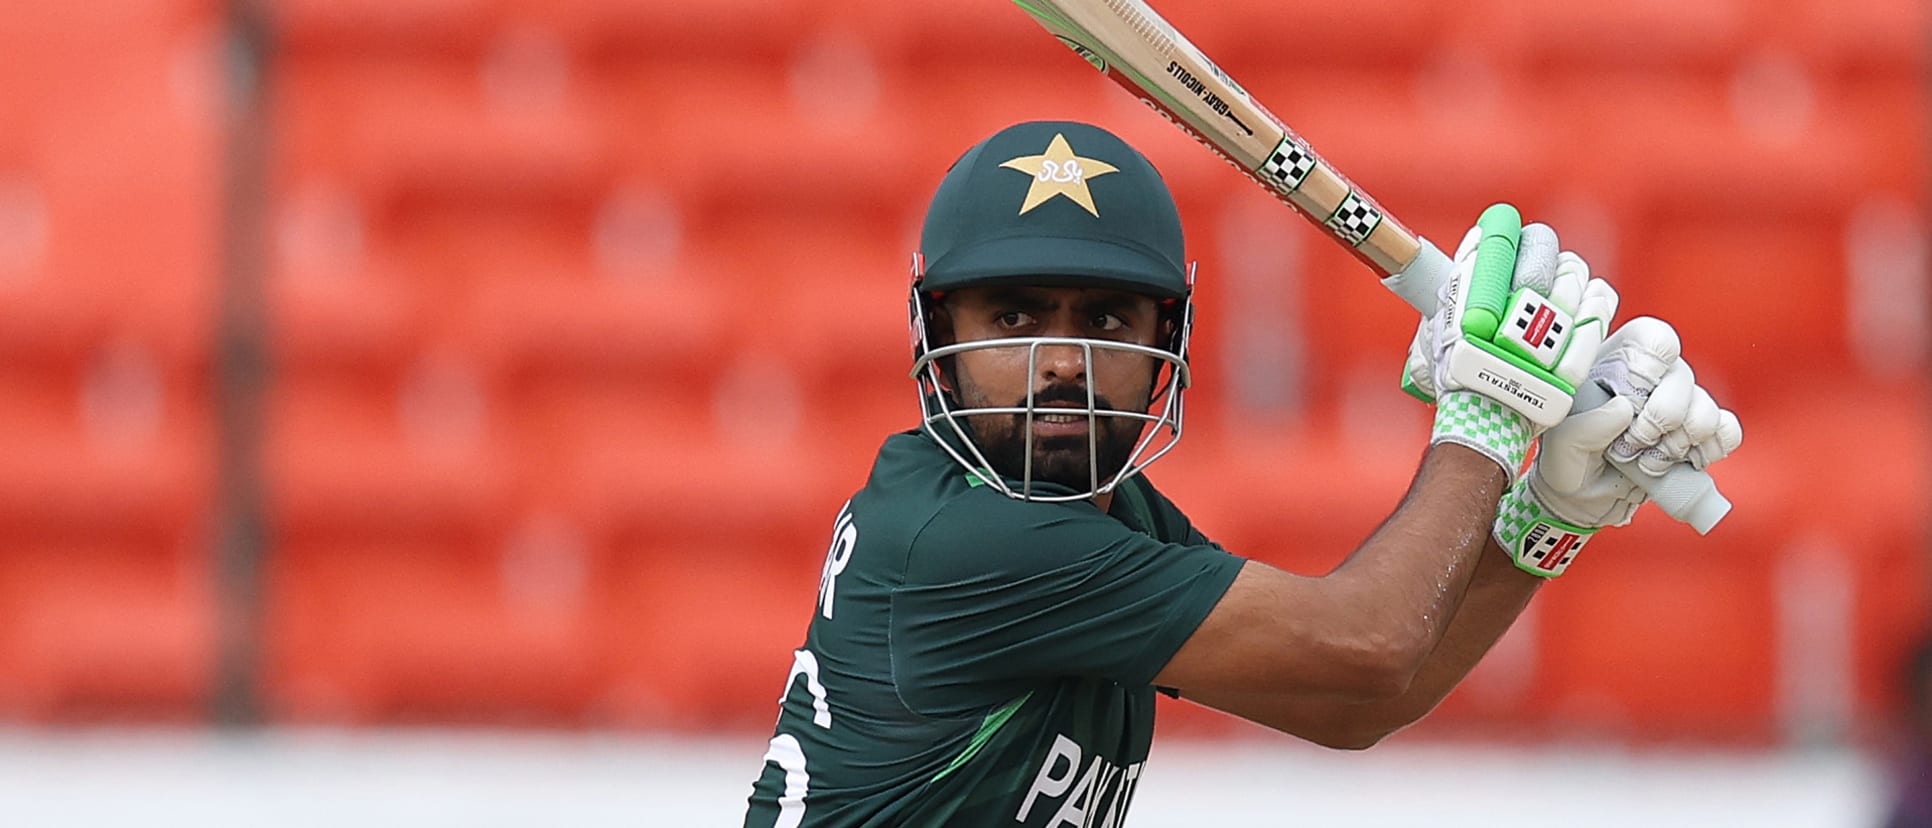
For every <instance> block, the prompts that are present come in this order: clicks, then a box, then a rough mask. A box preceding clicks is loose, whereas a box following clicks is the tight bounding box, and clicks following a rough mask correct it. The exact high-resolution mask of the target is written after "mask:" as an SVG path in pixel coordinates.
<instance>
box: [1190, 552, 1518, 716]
mask: <svg viewBox="0 0 1932 828" xmlns="http://www.w3.org/2000/svg"><path fill="white" fill-rule="evenodd" d="M1542 583H1543V579H1541V578H1537V577H1535V576H1533V575H1530V574H1528V573H1525V572H1523V571H1522V570H1519V569H1517V568H1516V567H1515V565H1514V564H1511V563H1510V561H1509V557H1508V556H1507V555H1505V554H1504V553H1503V551H1502V550H1501V549H1500V548H1498V547H1497V546H1496V545H1495V543H1494V542H1493V541H1490V542H1488V543H1486V544H1485V549H1484V551H1483V553H1482V556H1481V559H1480V560H1479V561H1478V563H1477V564H1476V567H1475V574H1474V576H1473V577H1472V578H1471V579H1470V583H1469V587H1468V590H1467V591H1466V592H1465V593H1464V595H1463V598H1462V601H1461V604H1460V607H1459V609H1458V611H1457V612H1456V614H1455V616H1454V618H1453V619H1452V620H1451V621H1450V622H1449V627H1448V630H1447V631H1446V632H1445V633H1444V635H1443V637H1442V641H1441V643H1440V644H1439V645H1437V647H1436V648H1435V650H1434V651H1432V652H1431V653H1430V654H1429V656H1428V658H1427V659H1426V660H1425V661H1424V662H1423V664H1422V667H1421V669H1419V670H1417V671H1416V674H1415V678H1414V680H1413V681H1411V682H1410V684H1409V687H1408V689H1407V690H1406V691H1404V692H1403V693H1402V694H1401V695H1398V696H1395V697H1393V698H1390V699H1385V700H1380V701H1371V702H1349V701H1344V700H1339V699H1336V698H1334V697H1331V696H1307V695H1294V694H1283V693H1272V694H1262V693H1214V692H1204V693H1193V694H1188V698H1189V699H1190V700H1192V701H1195V702H1198V703H1200V704H1205V705H1208V706H1209V707H1213V708H1216V709H1219V710H1223V711H1226V712H1229V713H1233V714H1235V715H1238V716H1241V717H1242V718H1245V719H1248V720H1250V721H1253V722H1256V723H1258V724H1262V725H1265V726H1267V727H1270V728H1273V729H1275V730H1279V731H1281V732H1283V733H1287V734H1290V735H1293V736H1298V737H1301V738H1304V739H1308V740H1309V741H1312V742H1316V743H1318V744H1322V745H1327V746H1329V747H1336V748H1351V749H1357V748H1366V747H1369V746H1371V745H1374V744H1375V743H1376V742H1379V741H1381V740H1382V739H1383V738H1385V737H1387V736H1388V735H1390V734H1392V733H1394V732H1396V731H1398V730H1401V729H1402V728H1404V727H1407V726H1408V725H1410V724H1413V723H1414V722H1416V721H1418V720H1420V719H1421V718H1422V717H1423V716H1426V715H1428V713H1429V711H1431V710H1434V709H1435V707H1436V705H1438V704H1440V703H1441V702H1442V700H1443V699H1444V698H1447V697H1448V695H1449V692H1450V691H1451V690H1454V689H1455V687H1456V685H1457V684H1460V683H1461V682H1462V680H1463V678H1464V677H1466V676H1468V675H1469V671H1470V670H1472V669H1474V668H1475V666H1476V663H1477V662H1478V661H1480V660H1481V659H1482V657H1483V656H1484V655H1485V654H1487V653H1488V652H1489V650H1490V648H1491V647H1492V646H1494V645H1495V643H1496V641H1497V639H1499V638H1501V637H1502V635H1503V633H1504V632H1506V631H1507V630H1508V629H1509V627H1510V625H1511V624H1512V623H1514V622H1515V620H1516V618H1517V616H1519V615H1521V614H1522V612H1523V608H1524V607H1526V606H1528V605H1529V600H1530V598H1531V597H1532V596H1534V595H1535V594H1536V590H1537V588H1538V587H1540V586H1541V585H1542Z"/></svg>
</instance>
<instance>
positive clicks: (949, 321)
mask: <svg viewBox="0 0 1932 828" xmlns="http://www.w3.org/2000/svg"><path fill="white" fill-rule="evenodd" d="M926 336H927V337H928V338H930V339H931V340H932V346H933V347H935V348H938V347H942V346H945V345H951V344H953V341H954V339H955V337H956V334H954V332H953V313H952V305H951V303H949V302H947V301H946V300H945V299H943V298H942V299H939V300H937V301H934V302H932V303H930V304H928V305H927V306H926Z"/></svg>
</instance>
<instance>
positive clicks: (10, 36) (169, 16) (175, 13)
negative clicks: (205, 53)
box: [0, 0, 222, 53]
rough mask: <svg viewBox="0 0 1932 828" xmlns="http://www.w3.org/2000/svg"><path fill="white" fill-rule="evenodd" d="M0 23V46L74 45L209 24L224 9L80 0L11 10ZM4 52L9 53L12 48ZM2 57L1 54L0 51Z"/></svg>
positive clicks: (156, 0)
mask: <svg viewBox="0 0 1932 828" xmlns="http://www.w3.org/2000/svg"><path fill="white" fill-rule="evenodd" d="M12 11H13V12H14V13H12V14H8V15H7V16H6V18H5V19H4V20H0V43H4V44H7V45H8V46H9V47H13V46H17V45H22V44H35V43H39V44H41V45H52V46H63V45H67V44H71V43H74V42H88V41H105V40H121V41H127V40H135V39H139V38H141V37H142V36H152V35H154V34H156V33H163V32H165V33H167V34H176V33H179V32H180V31H181V30H182V29H185V28H188V27H192V26H209V25H213V24H214V23H215V22H216V21H217V20H218V19H219V18H220V17H221V14H222V6H221V4H220V3H217V2H213V0H128V1H127V2H119V0H78V1H77V2H72V3H49V4H45V5H37V6H32V7H22V8H19V9H14V10H12ZM4 51H13V50H12V49H11V48H9V49H7V50H4ZM0 53H4V52H0Z"/></svg>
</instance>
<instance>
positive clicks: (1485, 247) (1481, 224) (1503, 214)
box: [1462, 204, 1523, 342]
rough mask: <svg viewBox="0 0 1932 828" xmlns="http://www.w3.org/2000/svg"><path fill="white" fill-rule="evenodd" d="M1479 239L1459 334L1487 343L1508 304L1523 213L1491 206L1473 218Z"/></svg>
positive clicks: (1521, 233) (1521, 230) (1499, 323)
mask: <svg viewBox="0 0 1932 828" xmlns="http://www.w3.org/2000/svg"><path fill="white" fill-rule="evenodd" d="M1476 227H1477V228H1479V229H1480V230H1481V231H1482V238H1481V240H1480V241H1478V242H1476V261H1475V264H1474V265H1473V266H1472V267H1471V269H1470V277H1469V307H1467V308H1465V309H1464V310H1463V322H1462V329H1463V332H1464V333H1465V334H1467V335H1469V337H1470V338H1472V339H1480V340H1483V341H1485V342H1486V341H1489V340H1491V339H1494V338H1495V336H1496V329H1497V327H1499V326H1501V325H1502V321H1503V304H1504V303H1505V302H1508V301H1509V287H1510V281H1511V280H1512V279H1513V278H1514V276H1515V274H1516V245H1517V244H1518V243H1519V242H1521V241H1522V237H1523V214H1522V213H1519V212H1517V211H1516V208H1515V207H1512V206H1510V205H1508V204H1492V205H1490V206H1489V209H1487V210H1484V211H1483V214H1482V217H1480V218H1478V219H1476Z"/></svg>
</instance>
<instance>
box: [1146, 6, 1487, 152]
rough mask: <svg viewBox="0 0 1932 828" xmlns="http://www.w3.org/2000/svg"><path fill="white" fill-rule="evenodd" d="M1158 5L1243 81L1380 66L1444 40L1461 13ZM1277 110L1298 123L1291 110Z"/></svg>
mask: <svg viewBox="0 0 1932 828" xmlns="http://www.w3.org/2000/svg"><path fill="white" fill-rule="evenodd" d="M1156 10H1157V11H1159V12H1160V13H1161V15H1162V16H1163V17H1165V18H1167V20H1168V22H1170V23H1172V24H1173V25H1174V27H1175V28H1177V29H1179V30H1180V31H1181V33H1182V34H1184V35H1185V36H1186V37H1187V38H1188V39H1189V40H1191V41H1193V43H1194V45H1196V46H1198V47H1200V49H1201V50H1202V51H1203V52H1206V53H1207V54H1208V56H1209V57H1210V58H1212V59H1214V60H1215V61H1216V62H1217V63H1219V64H1220V65H1221V68H1222V69H1224V70H1226V71H1227V72H1228V73H1229V74H1231V75H1233V76H1234V79H1235V80H1236V81H1238V82H1240V83H1242V84H1244V85H1246V84H1249V83H1250V81H1248V79H1247V78H1248V76H1249V73H1250V72H1253V71H1255V70H1257V69H1260V68H1262V67H1268V66H1302V67H1311V68H1312V67H1324V68H1334V67H1341V66H1346V67H1350V68H1352V69H1362V68H1364V67H1368V66H1373V67H1376V68H1378V69H1381V68H1386V67H1391V66H1396V65H1401V64H1404V63H1408V62H1412V61H1416V60H1418V59H1420V58H1421V57H1422V56H1424V55H1427V54H1428V53H1429V50H1430V48H1431V47H1432V46H1434V45H1435V44H1436V43H1437V41H1438V39H1439V38H1440V37H1441V32H1442V29H1443V27H1444V26H1445V25H1450V24H1453V23H1454V21H1455V20H1456V18H1457V17H1458V16H1460V12H1459V13H1458V14H1455V15H1451V14H1444V13H1440V12H1437V11H1436V10H1434V9H1433V8H1432V7H1429V6H1419V5H1416V4H1412V3H1404V2H1400V0H1371V2H1360V3H1348V4H1344V5H1337V4H1333V3H1321V2H1316V0H1292V1H1291V2H1286V3H1284V2H1279V0H1275V2H1269V0H1232V1H1231V2H1221V3H1215V4H1213V5H1196V6H1189V5H1186V4H1178V3H1170V4H1167V6H1157V7H1156ZM1295 88H1297V87H1290V88H1288V89H1284V90H1283V91H1282V92H1281V93H1280V96H1289V95H1292V94H1293V89H1295ZM1249 91H1251V92H1253V91H1255V90H1254V87H1252V86H1249ZM1262 97H1263V99H1264V100H1283V103H1282V104H1281V105H1282V106H1287V101H1290V100H1293V98H1292V97H1277V96H1270V95H1263V96H1262ZM1276 114H1278V115H1282V116H1283V117H1284V118H1286V119H1288V121H1289V123H1291V124H1292V123H1294V120H1293V119H1294V117H1295V116H1294V114H1293V111H1292V110H1288V111H1278V112H1277V113H1276Z"/></svg>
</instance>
